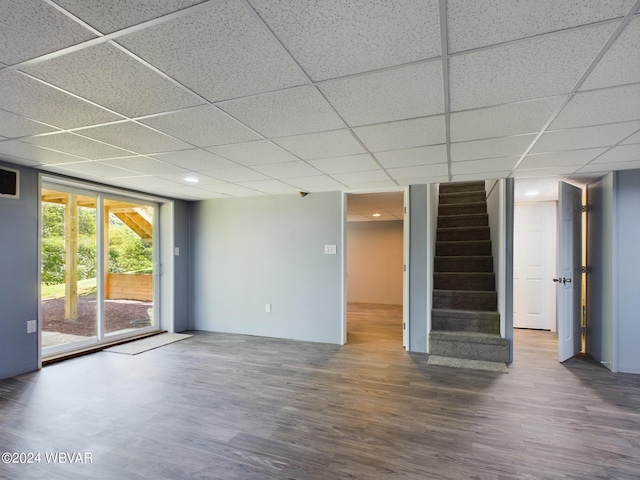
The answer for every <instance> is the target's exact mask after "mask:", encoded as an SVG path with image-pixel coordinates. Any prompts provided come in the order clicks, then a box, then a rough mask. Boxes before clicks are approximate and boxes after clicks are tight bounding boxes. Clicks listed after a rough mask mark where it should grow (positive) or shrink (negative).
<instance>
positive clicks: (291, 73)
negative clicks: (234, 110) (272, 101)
mask: <svg viewBox="0 0 640 480" xmlns="http://www.w3.org/2000/svg"><path fill="white" fill-rule="evenodd" d="M118 43H121V44H122V45H124V46H125V47H127V48H128V49H130V50H131V51H133V52H134V53H136V54H137V55H139V56H140V57H142V58H143V59H144V60H146V61H148V62H149V63H151V64H152V65H154V66H155V67H157V68H159V69H160V70H162V71H163V72H164V73H166V74H168V75H170V76H171V77H172V78H175V79H176V80H178V81H179V82H180V83H182V84H183V85H186V86H187V87H189V88H190V89H192V90H193V91H195V92H197V93H199V94H200V95H202V96H203V97H205V98H207V99H208V100H210V101H212V102H215V101H220V100H226V99H231V98H237V97H242V96H245V95H253V94H256V93H263V92H269V91H273V90H279V89H282V88H287V87H292V86H295V85H301V84H303V83H305V78H304V77H303V75H302V74H301V73H300V72H299V70H298V67H297V66H296V65H295V63H294V62H292V61H291V59H290V58H289V56H288V55H287V54H286V53H285V52H284V51H283V50H282V48H281V47H280V46H278V45H277V44H276V43H275V42H274V41H273V39H272V38H271V36H270V35H269V34H268V33H267V32H266V31H265V30H264V29H263V28H262V27H261V26H260V24H259V23H258V22H257V21H256V20H255V19H254V17H253V16H252V15H251V14H250V12H249V11H248V10H247V9H246V8H245V7H244V6H243V5H242V3H241V2H235V1H227V2H221V3H219V4H214V5H213V6H212V7H211V9H210V10H206V11H200V12H197V14H194V15H187V16H184V17H181V18H178V19H176V20H173V21H170V22H167V23H163V24H161V25H158V26H154V27H149V28H146V29H145V30H143V31H141V32H137V33H132V34H130V35H126V36H124V37H121V38H120V39H118Z"/></svg>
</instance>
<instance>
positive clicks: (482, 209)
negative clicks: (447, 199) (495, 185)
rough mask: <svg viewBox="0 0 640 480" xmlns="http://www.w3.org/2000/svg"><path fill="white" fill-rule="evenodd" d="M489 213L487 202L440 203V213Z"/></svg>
mask: <svg viewBox="0 0 640 480" xmlns="http://www.w3.org/2000/svg"><path fill="white" fill-rule="evenodd" d="M474 213H487V202H471V203H450V204H442V203H441V204H438V215H471V214H474Z"/></svg>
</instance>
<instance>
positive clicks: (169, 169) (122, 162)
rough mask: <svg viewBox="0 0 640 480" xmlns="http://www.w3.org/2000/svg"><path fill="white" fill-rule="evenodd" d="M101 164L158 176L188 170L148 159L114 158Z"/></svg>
mask: <svg viewBox="0 0 640 480" xmlns="http://www.w3.org/2000/svg"><path fill="white" fill-rule="evenodd" d="M102 163H105V164H107V165H115V166H116V167H121V168H126V169H127V170H131V171H133V172H137V173H142V174H145V175H158V174H161V173H187V172H188V170H186V169H184V168H180V167H177V166H176V165H173V164H171V163H165V162H161V161H159V160H154V159H153V158H149V157H128V158H114V159H112V160H103V161H102Z"/></svg>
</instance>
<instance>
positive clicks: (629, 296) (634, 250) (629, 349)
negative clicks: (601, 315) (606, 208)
mask: <svg viewBox="0 0 640 480" xmlns="http://www.w3.org/2000/svg"><path fill="white" fill-rule="evenodd" d="M614 175H615V181H614V187H615V204H614V205H615V219H614V222H615V227H614V228H615V233H616V237H615V240H614V241H615V244H614V252H615V253H614V255H615V260H614V261H615V264H614V265H615V266H614V268H615V271H616V279H615V288H614V289H613V295H614V300H613V301H614V305H615V312H614V313H615V315H616V324H615V328H616V331H615V334H616V337H617V342H616V343H615V344H614V345H616V344H617V345H616V346H617V359H616V360H617V362H616V366H617V371H619V372H628V373H640V295H638V275H639V273H640V249H639V248H638V245H639V244H640V222H638V218H639V212H640V170H627V171H623V172H615V173H614Z"/></svg>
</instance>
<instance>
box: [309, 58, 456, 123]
mask: <svg viewBox="0 0 640 480" xmlns="http://www.w3.org/2000/svg"><path fill="white" fill-rule="evenodd" d="M320 90H322V93H324V95H325V96H326V97H327V99H328V100H329V101H330V102H331V104H332V105H333V106H334V108H335V109H336V110H337V111H338V113H339V114H340V115H341V116H342V118H344V119H345V121H346V122H347V123H348V124H349V125H350V126H358V125H369V124H373V123H382V122H391V121H394V120H405V119H408V118H415V117H424V116H427V115H435V114H440V113H444V100H443V87H442V62H440V61H431V62H425V63H420V64H417V65H409V66H406V67H401V68H397V69H393V70H385V71H382V72H376V73H372V74H367V75H358V76H354V77H349V78H343V79H339V80H332V81H329V82H324V83H322V84H320Z"/></svg>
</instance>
